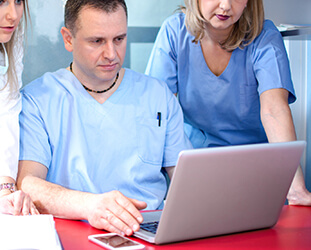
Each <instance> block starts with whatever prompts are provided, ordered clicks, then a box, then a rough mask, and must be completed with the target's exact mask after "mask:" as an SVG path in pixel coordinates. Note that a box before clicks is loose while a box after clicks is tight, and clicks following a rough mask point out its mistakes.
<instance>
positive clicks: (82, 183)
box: [18, 0, 191, 235]
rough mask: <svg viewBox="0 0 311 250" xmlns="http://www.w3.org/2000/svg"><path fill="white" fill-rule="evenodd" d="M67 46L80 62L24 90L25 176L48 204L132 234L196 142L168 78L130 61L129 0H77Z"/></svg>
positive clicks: (57, 211) (69, 9) (65, 31)
mask: <svg viewBox="0 0 311 250" xmlns="http://www.w3.org/2000/svg"><path fill="white" fill-rule="evenodd" d="M65 26H66V27H63V28H62V29H61V33H62V36H63V39H64V44H65V48H66V49H67V50H68V51H69V52H72V54H73V62H72V63H71V64H70V66H69V67H68V68H67V69H60V70H58V71H56V72H54V73H46V74H45V75H43V76H42V77H41V78H39V79H37V80H35V81H34V82H32V83H30V84H28V85H27V86H26V87H25V88H24V89H23V91H22V95H23V111H22V113H21V116H20V122H21V152H20V166H19V168H20V169H19V177H18V186H19V187H20V188H22V189H23V190H24V191H25V192H27V193H29V194H30V196H31V198H32V199H33V201H34V202H35V204H36V205H37V207H38V209H39V211H40V212H41V213H50V214H53V215H54V216H56V217H61V218H68V219H82V220H88V221H89V223H90V224H91V225H92V226H94V227H96V228H100V229H105V230H107V231H111V232H116V233H119V234H125V235H131V234H132V233H133V232H134V231H137V230H138V229H139V223H140V222H142V216H141V215H140V212H139V210H140V209H144V208H147V209H158V208H161V207H162V206H163V198H164V196H165V193H166V191H167V185H166V179H165V176H164V175H163V173H162V172H161V169H162V168H163V167H164V168H165V170H166V171H167V173H168V175H169V176H170V177H171V176H172V174H173V170H174V166H175V164H176V161H177V158H178V154H179V152H180V151H181V150H183V149H188V148H191V144H190V142H189V141H188V139H187V137H186V136H185V134H184V131H183V116H182V112H181V108H180V106H179V104H178V101H177V99H176V97H175V96H174V95H173V94H172V93H171V91H170V90H169V89H168V87H167V86H166V84H165V83H163V82H161V81H159V80H156V79H155V78H151V77H148V76H145V75H142V74H139V73H136V72H134V71H132V70H129V69H124V68H122V64H123V61H124V57H125V51H126V37H127V9H126V5H125V2H124V1H123V0H68V1H67V3H66V7H65Z"/></svg>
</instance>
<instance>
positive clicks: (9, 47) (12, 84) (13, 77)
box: [0, 0, 29, 97]
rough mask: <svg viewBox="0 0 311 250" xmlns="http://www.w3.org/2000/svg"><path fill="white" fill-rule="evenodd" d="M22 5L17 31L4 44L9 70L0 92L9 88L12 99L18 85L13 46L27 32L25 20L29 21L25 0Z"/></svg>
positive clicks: (1, 49) (0, 48)
mask: <svg viewBox="0 0 311 250" xmlns="http://www.w3.org/2000/svg"><path fill="white" fill-rule="evenodd" d="M23 5H24V13H23V18H22V19H21V21H20V23H19V25H18V27H17V29H16V30H15V31H14V33H13V35H12V38H11V39H10V41H8V42H7V43H5V44H4V46H5V49H6V51H7V54H8V58H9V68H8V71H7V73H6V74H7V82H6V84H5V85H4V87H3V88H2V89H0V91H1V90H3V89H5V88H6V87H9V91H10V94H11V95H10V96H11V97H14V96H15V95H16V93H17V92H18V90H19V83H18V78H17V74H16V68H15V63H16V61H15V59H16V58H15V57H14V46H15V44H16V43H17V41H18V39H21V36H22V33H23V32H24V31H26V30H27V19H29V7H28V2H27V0H24V1H23ZM0 51H1V52H2V53H4V51H3V48H2V47H1V46H0Z"/></svg>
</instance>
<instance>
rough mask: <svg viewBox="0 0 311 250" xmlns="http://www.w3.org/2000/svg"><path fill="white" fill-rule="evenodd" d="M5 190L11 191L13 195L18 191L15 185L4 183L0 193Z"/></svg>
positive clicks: (0, 185)
mask: <svg viewBox="0 0 311 250" xmlns="http://www.w3.org/2000/svg"><path fill="white" fill-rule="evenodd" d="M4 189H7V190H10V191H11V193H14V192H15V191H16V187H15V184H14V183H2V184H0V191H1V190H4Z"/></svg>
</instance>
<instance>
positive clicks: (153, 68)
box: [145, 16, 178, 93]
mask: <svg viewBox="0 0 311 250" xmlns="http://www.w3.org/2000/svg"><path fill="white" fill-rule="evenodd" d="M177 27H178V19H177V17H176V16H173V17H170V18H169V19H167V20H166V21H165V22H164V23H163V25H162V27H161V28H160V31H159V33H158V35H157V38H156V41H155V44H154V47H153V50H152V52H151V55H150V58H149V61H148V64H147V67H146V71H145V73H146V74H147V75H150V76H153V77H155V78H158V79H160V80H162V81H164V82H165V83H166V84H167V85H168V87H169V88H170V90H171V91H172V92H173V93H177V92H178V89H177V52H176V51H177V50H176V47H177V34H178V28H177Z"/></svg>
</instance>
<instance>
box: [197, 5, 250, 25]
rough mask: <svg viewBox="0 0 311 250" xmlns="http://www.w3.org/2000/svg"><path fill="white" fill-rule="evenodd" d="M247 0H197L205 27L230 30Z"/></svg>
mask: <svg viewBox="0 0 311 250" xmlns="http://www.w3.org/2000/svg"><path fill="white" fill-rule="evenodd" d="M247 2H248V0H199V8H200V11H201V13H202V15H203V17H204V19H205V21H206V23H207V28H208V27H212V28H214V29H216V30H231V28H232V27H233V24H235V23H236V22H237V21H238V20H239V19H240V17H241V15H242V14H243V11H244V9H245V7H246V5H247Z"/></svg>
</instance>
